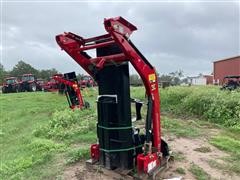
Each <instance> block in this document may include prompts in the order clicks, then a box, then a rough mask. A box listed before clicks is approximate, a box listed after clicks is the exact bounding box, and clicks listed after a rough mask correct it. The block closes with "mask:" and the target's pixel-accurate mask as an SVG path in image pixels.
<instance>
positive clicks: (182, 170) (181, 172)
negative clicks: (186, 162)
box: [175, 167, 186, 174]
mask: <svg viewBox="0 0 240 180" xmlns="http://www.w3.org/2000/svg"><path fill="white" fill-rule="evenodd" d="M175 171H176V172H177V173H179V174H186V172H185V169H183V168H182V167H178V168H177V169H176V170H175Z"/></svg>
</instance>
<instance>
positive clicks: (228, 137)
mask: <svg viewBox="0 0 240 180" xmlns="http://www.w3.org/2000/svg"><path fill="white" fill-rule="evenodd" d="M229 131H230V130H228V131H226V132H224V133H222V134H221V135H218V136H215V137H213V138H212V139H210V143H211V144H212V145H214V146H216V147H217V148H218V149H220V150H223V151H226V152H227V153H230V156H227V157H223V158H222V159H223V160H224V161H225V162H226V163H227V165H222V166H220V165H219V163H214V162H209V163H210V165H212V166H216V167H219V168H221V167H222V168H224V170H227V171H230V172H235V173H238V174H240V166H239V164H240V141H239V137H240V136H239V132H238V133H235V132H231V131H230V132H229Z"/></svg>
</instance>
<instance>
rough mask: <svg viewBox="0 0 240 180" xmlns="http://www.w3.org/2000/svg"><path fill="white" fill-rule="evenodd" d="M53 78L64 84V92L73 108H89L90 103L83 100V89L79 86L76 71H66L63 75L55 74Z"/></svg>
mask: <svg viewBox="0 0 240 180" xmlns="http://www.w3.org/2000/svg"><path fill="white" fill-rule="evenodd" d="M53 79H54V80H55V81H56V82H57V83H58V84H64V87H65V89H64V92H65V95H66V97H67V101H68V104H69V107H70V108H71V109H75V108H79V109H82V108H84V107H85V108H89V106H90V105H89V103H88V102H86V101H85V102H84V101H83V97H82V94H81V90H80V88H79V86H78V81H77V78H76V74H75V72H70V73H65V74H64V75H63V76H62V75H57V74H56V75H54V76H53Z"/></svg>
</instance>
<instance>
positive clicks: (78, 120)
mask: <svg viewBox="0 0 240 180" xmlns="http://www.w3.org/2000/svg"><path fill="white" fill-rule="evenodd" d="M95 128H96V116H94V113H93V110H90V109H85V110H84V111H80V110H75V111H72V110H71V109H65V110H64V111H56V112H54V113H53V115H52V117H51V119H50V121H49V123H48V125H46V126H41V127H39V128H38V129H36V130H35V131H34V132H33V133H34V135H35V136H36V137H46V138H53V139H58V140H63V139H69V138H72V137H74V136H75V135H80V134H85V133H88V132H89V131H92V130H95Z"/></svg>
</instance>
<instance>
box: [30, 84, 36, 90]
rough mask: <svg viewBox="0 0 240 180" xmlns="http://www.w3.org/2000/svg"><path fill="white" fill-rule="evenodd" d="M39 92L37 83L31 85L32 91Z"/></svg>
mask: <svg viewBox="0 0 240 180" xmlns="http://www.w3.org/2000/svg"><path fill="white" fill-rule="evenodd" d="M36 90H37V86H36V84H35V83H32V84H30V91H31V92H35V91H36Z"/></svg>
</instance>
